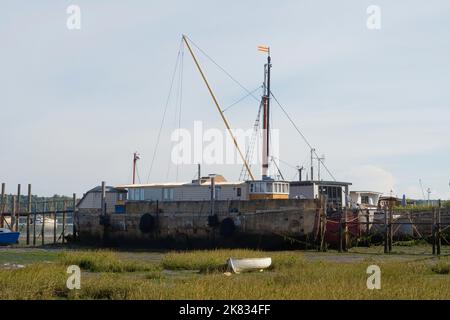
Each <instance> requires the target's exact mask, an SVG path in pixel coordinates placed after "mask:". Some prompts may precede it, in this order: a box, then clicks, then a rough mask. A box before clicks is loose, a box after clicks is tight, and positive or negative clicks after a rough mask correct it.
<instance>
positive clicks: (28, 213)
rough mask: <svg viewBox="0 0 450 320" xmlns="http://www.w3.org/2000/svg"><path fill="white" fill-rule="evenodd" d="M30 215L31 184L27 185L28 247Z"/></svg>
mask: <svg viewBox="0 0 450 320" xmlns="http://www.w3.org/2000/svg"><path fill="white" fill-rule="evenodd" d="M30 215H31V184H28V205H27V246H29V245H30Z"/></svg>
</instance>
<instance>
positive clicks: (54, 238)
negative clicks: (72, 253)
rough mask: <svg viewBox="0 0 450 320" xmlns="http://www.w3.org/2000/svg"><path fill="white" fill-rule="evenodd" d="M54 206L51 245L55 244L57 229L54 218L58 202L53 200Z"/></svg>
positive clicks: (56, 213)
mask: <svg viewBox="0 0 450 320" xmlns="http://www.w3.org/2000/svg"><path fill="white" fill-rule="evenodd" d="M53 206H54V208H53V209H54V213H53V218H54V220H53V244H56V227H57V219H56V216H57V215H58V202H57V201H56V200H55V201H53Z"/></svg>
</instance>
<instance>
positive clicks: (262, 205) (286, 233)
mask: <svg viewBox="0 0 450 320" xmlns="http://www.w3.org/2000/svg"><path fill="white" fill-rule="evenodd" d="M215 213H216V217H215V218H211V214H210V203H209V202H204V201H200V202H160V203H156V202H129V203H127V205H126V213H125V214H113V213H110V214H108V215H107V219H106V220H107V221H106V222H105V218H101V217H100V211H99V210H92V209H82V210H79V211H78V213H77V214H76V217H75V226H76V229H77V233H78V236H79V239H80V241H82V242H87V243H94V244H106V245H131V246H143V247H148V248H168V249H180V248H184V249H190V248H215V247H225V248H261V249H277V248H301V247H302V246H305V244H304V243H305V242H309V243H312V242H314V240H315V239H316V238H317V233H318V221H319V216H320V214H323V205H322V204H321V203H320V201H319V200H301V199H288V200H250V201H217V202H216V203H215ZM102 221H103V222H102Z"/></svg>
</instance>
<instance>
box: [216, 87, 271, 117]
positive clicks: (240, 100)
mask: <svg viewBox="0 0 450 320" xmlns="http://www.w3.org/2000/svg"><path fill="white" fill-rule="evenodd" d="M261 88H262V86H259V87H258V88H256V89H255V90H253V91H251V92H249V93H247V94H246V95H245V96H243V97H242V98H240V99H239V100H237V101H236V102H234V103H232V104H231V105H229V106H228V107H226V108H225V109H223V110H222V112H227V111H228V110H230V109H231V108H232V107H234V106H235V105H237V104H238V103H240V102H242V101H244V100H245V99H247V98H248V97H249V96H250V95H252V94H253V93H255V92H256V91H258V90H259V89H261Z"/></svg>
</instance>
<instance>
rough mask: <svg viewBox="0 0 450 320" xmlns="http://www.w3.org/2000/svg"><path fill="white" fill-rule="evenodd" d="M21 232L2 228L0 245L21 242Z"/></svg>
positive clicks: (0, 229) (0, 230)
mask: <svg viewBox="0 0 450 320" xmlns="http://www.w3.org/2000/svg"><path fill="white" fill-rule="evenodd" d="M19 236H20V232H13V231H11V230H9V229H5V228H0V245H9V244H16V243H18V242H19Z"/></svg>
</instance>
